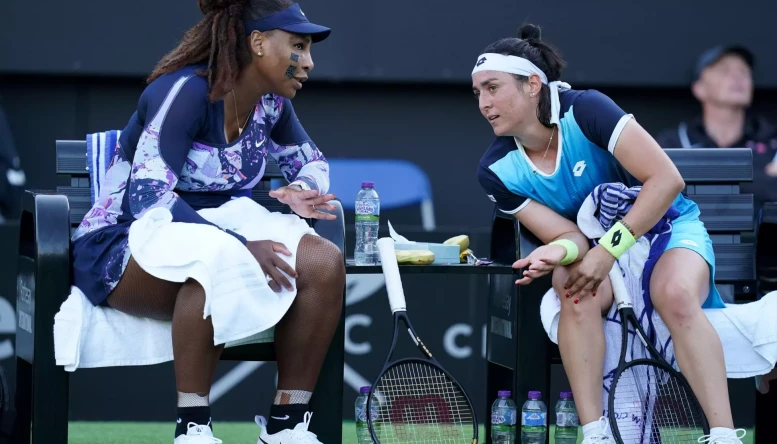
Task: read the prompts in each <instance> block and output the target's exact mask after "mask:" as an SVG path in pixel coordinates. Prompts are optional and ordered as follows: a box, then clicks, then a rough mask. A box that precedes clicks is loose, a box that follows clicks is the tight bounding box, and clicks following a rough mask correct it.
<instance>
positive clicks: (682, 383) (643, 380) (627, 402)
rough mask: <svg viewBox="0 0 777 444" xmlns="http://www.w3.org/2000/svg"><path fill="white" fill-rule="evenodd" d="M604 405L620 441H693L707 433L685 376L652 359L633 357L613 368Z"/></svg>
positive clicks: (641, 443)
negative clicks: (606, 401)
mask: <svg viewBox="0 0 777 444" xmlns="http://www.w3.org/2000/svg"><path fill="white" fill-rule="evenodd" d="M651 393H652V394H654V395H655V396H654V397H653V400H652V401H651V396H650V394H651ZM607 409H608V417H609V420H610V428H611V429H612V434H613V437H614V438H615V440H616V442H619V443H640V444H653V443H656V444H658V443H662V442H663V443H669V442H677V443H695V442H697V440H698V439H699V437H701V436H703V435H708V434H709V433H710V430H709V424H708V423H707V418H706V416H705V415H704V411H703V410H702V408H701V404H700V403H699V401H698V399H696V395H694V393H693V390H691V386H690V385H689V384H688V381H687V380H686V379H685V377H683V376H682V375H681V374H680V373H679V372H678V371H676V370H675V369H674V368H672V367H671V366H669V365H668V364H666V363H664V362H661V361H657V360H654V359H635V360H634V361H631V362H629V363H628V364H626V365H625V366H623V367H621V368H619V369H618V370H617V371H616V373H615V375H614V376H613V380H612V384H611V385H610V392H609V396H608V406H607Z"/></svg>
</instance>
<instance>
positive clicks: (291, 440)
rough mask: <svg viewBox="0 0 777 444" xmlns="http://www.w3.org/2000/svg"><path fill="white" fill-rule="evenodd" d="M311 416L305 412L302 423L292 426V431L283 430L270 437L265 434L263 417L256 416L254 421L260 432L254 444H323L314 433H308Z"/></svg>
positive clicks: (265, 424) (311, 414) (265, 425)
mask: <svg viewBox="0 0 777 444" xmlns="http://www.w3.org/2000/svg"><path fill="white" fill-rule="evenodd" d="M311 416H313V413H311V412H306V413H305V418H304V419H303V420H302V422H301V423H299V424H297V425H296V426H294V428H293V429H284V430H281V431H280V432H278V433H274V434H272V435H269V434H268V433H267V421H266V420H265V419H264V417H262V416H257V417H256V418H255V421H256V424H257V425H258V426H259V427H260V428H261V432H260V433H259V440H258V441H257V442H256V444H323V443H322V442H321V441H319V440H318V438H317V437H316V434H315V433H313V432H311V431H308V426H309V425H310V417H311Z"/></svg>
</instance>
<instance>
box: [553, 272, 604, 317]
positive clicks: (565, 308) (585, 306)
mask: <svg viewBox="0 0 777 444" xmlns="http://www.w3.org/2000/svg"><path fill="white" fill-rule="evenodd" d="M568 277H569V270H568V269H567V267H558V268H556V269H555V270H554V271H553V289H554V290H555V291H556V294H557V295H558V297H559V300H560V301H561V318H562V319H569V320H570V321H572V322H574V323H577V324H584V323H587V322H601V319H602V308H601V304H602V302H601V301H602V300H604V299H605V295H600V293H602V292H601V291H600V292H597V296H596V297H592V296H591V295H590V294H586V295H578V296H577V297H574V298H567V297H566V294H567V290H566V289H565V288H564V285H565V284H566V282H567V278H568ZM575 299H577V301H578V302H577V303H575V302H574V301H575Z"/></svg>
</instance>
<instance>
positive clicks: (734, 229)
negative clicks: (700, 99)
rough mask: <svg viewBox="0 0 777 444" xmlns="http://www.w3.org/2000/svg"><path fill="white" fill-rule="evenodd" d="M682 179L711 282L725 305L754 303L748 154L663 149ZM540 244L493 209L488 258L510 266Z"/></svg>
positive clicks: (744, 151) (750, 158)
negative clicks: (706, 239)
mask: <svg viewBox="0 0 777 444" xmlns="http://www.w3.org/2000/svg"><path fill="white" fill-rule="evenodd" d="M665 151H666V153H667V154H668V155H669V157H670V158H671V159H672V162H674V164H675V165H676V166H677V169H678V170H679V171H680V174H681V175H682V177H683V179H684V180H685V184H686V189H685V193H686V194H687V196H688V197H689V198H690V199H692V200H693V201H694V202H696V204H697V205H698V206H699V210H700V212H701V216H700V218H701V221H702V222H703V223H704V225H705V227H706V228H707V231H708V232H709V234H710V238H711V239H712V244H713V249H714V251H715V266H716V274H715V282H716V285H717V287H718V289H719V290H720V292H721V294H722V295H723V296H724V299H725V300H727V302H733V299H734V298H736V299H740V300H742V299H744V300H751V299H754V298H755V285H754V284H755V244H754V242H753V235H752V233H753V231H754V217H753V212H754V207H753V195H752V194H743V193H742V192H741V187H740V185H741V184H742V183H743V182H752V180H753V153H752V151H751V150H750V149H747V148H725V149H724V148H710V149H701V148H699V149H667V150H665ZM539 245H541V244H540V242H539V240H538V239H537V238H536V237H535V236H534V235H533V234H532V233H531V232H529V231H528V230H525V229H524V230H521V229H520V227H519V224H518V223H517V221H515V218H514V217H513V216H512V215H509V214H504V213H502V212H501V211H499V210H497V209H495V210H494V220H493V229H492V239H491V255H492V257H493V258H494V259H495V260H497V261H499V262H505V263H511V262H512V261H514V260H515V258H517V257H526V256H528V255H529V254H530V253H531V251H533V250H534V249H535V248H537V246H539Z"/></svg>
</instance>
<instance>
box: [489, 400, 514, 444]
mask: <svg viewBox="0 0 777 444" xmlns="http://www.w3.org/2000/svg"><path fill="white" fill-rule="evenodd" d="M510 395H511V393H510V391H509V390H500V391H499V392H498V394H497V396H498V398H496V401H494V403H493V404H492V405H491V442H493V443H494V444H514V443H515V442H516V440H515V423H516V418H517V416H518V408H517V407H516V405H515V402H514V401H513V399H512V398H511V396H510Z"/></svg>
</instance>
